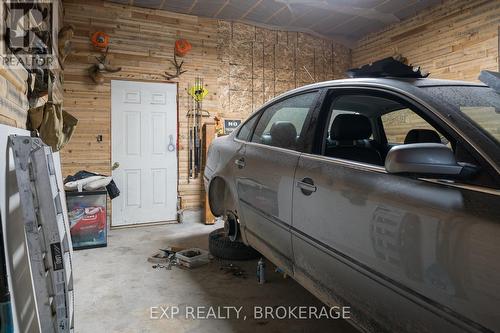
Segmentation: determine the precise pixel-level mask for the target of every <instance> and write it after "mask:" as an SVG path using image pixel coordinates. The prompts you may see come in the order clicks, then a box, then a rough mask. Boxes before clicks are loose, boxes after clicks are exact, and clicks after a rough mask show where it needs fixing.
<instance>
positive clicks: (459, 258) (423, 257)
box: [291, 93, 500, 332]
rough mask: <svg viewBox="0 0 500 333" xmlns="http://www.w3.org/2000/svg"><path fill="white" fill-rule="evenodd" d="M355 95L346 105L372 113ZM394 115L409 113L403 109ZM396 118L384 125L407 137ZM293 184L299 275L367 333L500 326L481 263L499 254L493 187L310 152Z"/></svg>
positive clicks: (488, 273) (494, 285) (494, 278)
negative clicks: (403, 172)
mask: <svg viewBox="0 0 500 333" xmlns="http://www.w3.org/2000/svg"><path fill="white" fill-rule="evenodd" d="M368 94H369V93H368ZM334 95H335V97H333V98H332V103H335V98H336V97H337V96H341V95H342V94H341V93H339V95H336V93H334ZM361 97H362V96H356V95H353V96H352V98H353V100H355V101H356V103H352V104H351V105H357V107H358V109H353V108H351V109H349V110H347V111H350V112H353V111H356V112H359V113H361V114H363V112H366V113H368V114H369V113H370V112H372V115H373V110H374V109H373V107H372V106H373V104H374V103H371V104H372V106H370V105H368V104H365V105H364V104H363V103H362V102H360V101H362V100H363V98H361ZM385 98H388V99H393V98H394V99H396V97H392V96H391V95H390V94H389V95H387V96H385ZM344 105H345V104H344ZM387 105H389V103H387ZM340 108H341V107H334V106H332V107H331V108H327V109H328V110H335V109H337V110H338V109H340ZM400 111H401V112H404V114H400V115H399V116H400V117H407V113H408V109H407V106H406V105H402V106H401V110H400ZM410 111H411V110H410ZM415 111H416V110H415ZM418 111H419V112H422V110H418ZM395 112H398V111H395ZM427 112H428V111H427ZM394 118H395V119H398V117H394ZM399 119H400V121H398V122H396V123H395V124H394V126H395V127H394V128H391V129H390V131H392V132H397V131H398V130H399V131H405V133H406V130H407V129H406V128H405V127H404V126H408V121H409V119H410V118H404V119H403V118H399ZM421 119H422V118H420V119H419V121H421ZM372 120H373V121H372V124H376V123H378V118H377V119H372ZM410 125H411V123H410ZM420 125H421V124H420V123H418V124H417V125H415V126H416V127H420ZM438 125H439V124H438ZM386 126H388V125H386ZM422 128H423V129H424V128H425V129H428V128H429V124H427V123H426V124H425V126H423V127H422ZM318 130H321V131H323V129H321V128H320V129H318ZM386 131H388V132H390V131H389V129H386ZM436 131H437V130H436ZM439 132H440V133H442V132H443V130H442V128H441V127H440V128H439ZM324 133H325V136H327V135H328V129H325V130H324ZM443 134H444V133H443ZM447 135H449V133H447ZM323 140H324V141H326V138H323ZM386 141H387V140H386ZM295 183H296V186H294V187H293V191H294V193H293V225H292V228H291V234H292V246H293V250H294V251H293V253H294V273H295V278H296V279H297V280H298V281H299V282H301V283H302V284H303V285H305V286H309V289H310V290H311V291H312V292H313V293H315V294H316V295H317V296H318V297H319V298H321V299H322V300H324V301H325V302H327V303H330V304H338V303H340V304H342V305H347V306H352V315H353V317H354V320H355V321H356V323H357V324H358V325H360V326H362V328H364V329H366V330H369V331H388V330H390V331H394V332H401V331H405V332H406V331H409V332H422V331H434V332H437V331H439V330H442V331H443V332H451V331H454V332H455V331H474V330H482V329H485V327H489V328H491V327H495V328H496V329H499V322H500V321H499V319H500V318H499V315H498V311H497V310H496V309H497V308H498V307H497V306H489V307H488V306H486V305H487V304H492V305H493V304H496V305H498V304H499V301H500V297H499V295H498V293H497V291H498V290H499V289H498V288H499V287H500V283H499V281H500V271H499V270H498V268H496V267H494V268H492V269H491V270H490V269H489V268H488V267H490V266H488V264H487V263H493V262H494V261H495V258H494V257H495V255H496V253H499V251H500V245H498V244H499V242H498V241H493V238H496V239H498V237H500V224H499V223H498V216H500V205H499V204H498V203H499V196H498V190H492V189H490V188H487V187H486V186H482V185H480V186H469V185H464V184H461V183H459V182H453V183H452V182H441V181H438V180H428V179H426V180H424V179H416V178H412V177H409V176H400V175H393V174H388V173H387V172H386V170H385V168H384V167H383V166H382V165H375V164H370V163H365V162H360V161H357V160H356V155H354V156H353V157H352V158H342V159H340V158H334V157H328V156H324V155H323V154H311V153H304V154H302V155H301V156H300V158H299V163H298V166H297V170H296V174H295ZM482 240H484V242H483V241H482ZM496 266H498V265H496ZM489 288H490V289H489ZM488 289H489V290H490V291H488Z"/></svg>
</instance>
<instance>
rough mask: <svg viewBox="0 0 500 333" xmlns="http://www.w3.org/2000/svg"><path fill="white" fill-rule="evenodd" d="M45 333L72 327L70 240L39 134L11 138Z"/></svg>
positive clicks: (51, 165) (49, 156) (46, 149)
mask: <svg viewBox="0 0 500 333" xmlns="http://www.w3.org/2000/svg"><path fill="white" fill-rule="evenodd" d="M9 144H10V146H11V147H12V150H13V153H14V164H15V167H16V180H17V185H18V187H19V198H20V201H21V208H22V218H23V221H24V228H25V233H26V243H27V249H28V257H29V260H30V268H31V269H30V270H29V271H30V272H31V275H32V280H33V289H34V294H35V301H36V308H37V312H38V320H39V324H40V329H41V332H44V333H51V332H57V333H63V332H64V333H70V332H72V331H73V312H74V311H73V309H74V301H73V273H72V271H73V269H72V263H71V257H72V243H71V237H70V232H69V223H68V217H67V214H66V208H65V204H64V201H63V200H64V192H63V191H60V190H59V188H60V186H59V185H58V180H57V175H56V169H55V165H54V160H53V158H52V150H51V149H50V147H49V146H47V145H45V144H43V142H42V140H40V139H39V138H32V137H29V136H16V135H11V136H9Z"/></svg>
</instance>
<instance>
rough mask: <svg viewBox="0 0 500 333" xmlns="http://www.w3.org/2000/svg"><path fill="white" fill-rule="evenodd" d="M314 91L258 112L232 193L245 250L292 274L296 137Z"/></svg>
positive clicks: (313, 103)
mask: <svg viewBox="0 0 500 333" xmlns="http://www.w3.org/2000/svg"><path fill="white" fill-rule="evenodd" d="M317 96H318V92H317V91H310V92H305V93H301V94H297V95H293V96H291V97H286V98H284V99H282V100H279V101H277V102H276V103H274V104H272V105H270V106H269V107H267V108H266V109H265V110H263V111H262V112H261V115H260V118H259V120H258V122H257V125H256V127H255V130H254V132H253V135H252V137H251V140H250V141H249V142H246V144H245V153H244V156H243V157H241V158H239V159H238V160H236V161H235V163H236V164H237V165H238V166H239V168H240V171H239V177H238V184H237V192H238V199H239V207H240V212H239V214H240V217H241V219H240V221H241V227H242V229H243V234H244V236H245V237H246V240H247V241H248V243H249V244H250V245H252V246H253V247H255V248H256V249H257V250H259V251H260V252H261V253H262V254H263V255H265V256H266V257H267V258H269V259H270V260H272V261H273V262H274V263H275V264H277V265H281V266H282V267H283V268H285V269H287V270H288V271H289V272H290V273H291V269H292V265H291V260H292V248H291V239H290V224H291V220H292V206H291V203H292V190H293V184H294V183H293V177H294V173H295V167H296V166H297V162H298V159H299V156H300V148H301V136H303V135H304V131H303V128H304V127H305V126H306V124H307V122H308V119H309V116H310V114H311V112H312V109H313V107H314V105H315V102H316V99H317Z"/></svg>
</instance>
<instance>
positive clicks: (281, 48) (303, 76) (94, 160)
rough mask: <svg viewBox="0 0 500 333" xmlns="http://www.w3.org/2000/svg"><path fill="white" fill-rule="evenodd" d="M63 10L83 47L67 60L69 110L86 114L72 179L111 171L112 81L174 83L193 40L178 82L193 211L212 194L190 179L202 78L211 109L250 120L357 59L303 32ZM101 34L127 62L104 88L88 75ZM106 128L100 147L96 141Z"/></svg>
mask: <svg viewBox="0 0 500 333" xmlns="http://www.w3.org/2000/svg"><path fill="white" fill-rule="evenodd" d="M63 6H64V10H65V15H64V21H65V24H73V25H74V26H75V28H76V31H75V37H74V39H73V49H74V51H73V53H72V54H71V55H70V56H69V57H68V58H67V60H66V64H65V82H64V106H65V109H66V110H67V111H69V112H70V113H71V114H73V115H74V116H76V117H77V118H78V119H79V124H78V127H77V129H76V132H75V134H74V137H73V138H72V140H71V142H70V143H69V144H68V145H67V146H66V147H65V148H64V149H63V150H62V151H61V154H62V165H63V174H64V175H68V174H72V173H74V172H76V171H78V170H81V169H86V170H89V171H94V172H99V173H104V174H110V173H111V169H110V166H111V160H110V157H111V137H110V135H111V130H110V121H111V120H110V118H111V111H110V104H111V103H110V97H111V96H110V80H111V79H123V80H144V81H165V78H164V77H163V76H162V73H163V72H164V71H166V70H168V71H169V72H172V71H173V68H172V66H171V64H170V63H169V61H168V60H169V59H171V58H172V56H173V45H174V41H175V40H176V39H178V38H186V39H188V40H189V41H190V42H191V44H192V45H193V49H192V50H191V52H190V53H189V54H188V55H187V56H186V57H185V58H184V60H185V65H184V67H183V69H186V70H188V72H187V73H185V74H183V75H182V76H181V77H180V78H179V79H175V80H174V81H175V82H178V84H179V86H178V87H179V96H178V99H179V144H180V146H179V195H180V196H181V197H182V204H183V207H184V208H195V207H201V205H202V202H203V200H202V198H204V197H203V193H202V191H203V190H202V181H201V177H200V179H198V180H191V181H190V182H189V183H188V179H187V155H188V153H187V119H186V111H187V102H188V96H187V92H186V90H187V87H188V85H189V84H192V83H193V82H194V79H195V77H197V76H201V77H203V79H204V83H205V84H206V88H207V89H208V91H209V94H208V95H207V97H206V98H205V100H204V102H203V108H204V109H206V110H207V111H209V112H210V113H211V114H212V115H216V114H218V115H219V116H223V117H234V118H244V117H246V116H247V115H248V114H249V113H250V112H252V110H255V109H256V108H257V107H258V106H259V105H260V104H262V103H263V102H264V101H266V100H268V99H270V98H272V97H274V96H275V95H277V94H279V93H281V92H283V91H286V90H288V89H290V88H294V87H296V86H299V85H302V84H305V83H310V82H314V81H321V80H325V79H330V78H334V77H342V75H343V73H344V72H345V69H346V68H347V67H349V65H350V63H351V60H350V50H349V49H347V48H345V47H343V46H341V45H339V44H336V43H333V42H331V41H326V40H322V39H318V38H314V37H311V36H308V35H306V34H302V33H287V32H281V31H271V30H266V29H261V28H256V27H254V26H250V25H245V24H238V23H230V22H225V21H219V20H214V19H207V18H200V17H196V16H190V15H183V14H177V13H171V12H167V11H160V10H152V9H144V8H139V7H131V6H123V5H118V4H113V3H109V2H103V1H100V0H86V1H85V2H82V1H79V0H64V1H63ZM95 31H104V32H106V33H108V34H109V35H111V38H112V40H111V47H110V55H109V59H110V60H111V63H112V64H113V65H115V66H122V68H123V70H122V71H121V72H119V73H116V74H107V75H106V81H105V84H104V85H102V86H96V85H94V84H93V83H92V82H91V80H90V78H89V77H88V75H87V69H88V67H90V66H91V64H92V63H93V61H94V59H95V58H94V57H95V56H96V55H98V52H96V50H94V49H93V47H92V45H91V44H90V41H89V38H90V36H91V35H92V33H94V32H95ZM296 45H298V47H297V48H296V47H295V46H296ZM303 66H306V68H307V70H308V71H309V72H310V73H311V75H312V76H313V78H312V79H311V78H310V77H309V75H308V74H307V73H306V72H305V70H304V69H303ZM207 121H213V120H212V119H207ZM99 134H102V135H103V141H102V142H101V143H99V142H97V140H96V136H97V135H99Z"/></svg>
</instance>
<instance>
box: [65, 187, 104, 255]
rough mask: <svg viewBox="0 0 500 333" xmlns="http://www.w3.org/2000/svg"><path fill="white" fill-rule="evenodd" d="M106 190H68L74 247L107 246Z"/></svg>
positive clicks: (67, 196) (67, 198)
mask: <svg viewBox="0 0 500 333" xmlns="http://www.w3.org/2000/svg"><path fill="white" fill-rule="evenodd" d="M106 196H107V192H106V191H104V190H103V191H84V192H66V202H67V207H68V216H69V226H70V231H71V240H72V242H73V249H75V250H80V249H88V248H94V247H103V246H107V243H108V224H107V209H106Z"/></svg>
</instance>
